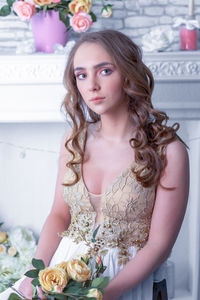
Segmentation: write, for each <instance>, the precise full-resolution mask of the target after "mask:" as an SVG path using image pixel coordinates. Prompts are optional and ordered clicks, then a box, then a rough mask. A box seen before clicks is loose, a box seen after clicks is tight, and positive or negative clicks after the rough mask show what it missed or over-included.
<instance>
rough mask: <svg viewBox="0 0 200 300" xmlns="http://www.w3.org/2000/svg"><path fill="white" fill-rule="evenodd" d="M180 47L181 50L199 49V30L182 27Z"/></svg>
mask: <svg viewBox="0 0 200 300" xmlns="http://www.w3.org/2000/svg"><path fill="white" fill-rule="evenodd" d="M180 48H181V50H196V49H197V30H196V29H187V28H185V27H181V28H180Z"/></svg>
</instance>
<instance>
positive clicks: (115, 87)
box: [74, 42, 127, 115]
mask: <svg viewBox="0 0 200 300" xmlns="http://www.w3.org/2000/svg"><path fill="white" fill-rule="evenodd" d="M74 74H75V77H76V84H77V88H78V90H79V92H80V94H81V96H82V98H83V100H84V102H85V103H86V105H87V106H88V107H89V108H90V109H91V110H92V111H94V112H95V113H97V114H99V115H102V114H105V113H111V112H116V109H117V110H119V109H120V108H122V106H123V107H124V105H127V102H126V101H125V97H124V93H123V89H122V83H123V79H122V75H121V73H120V72H119V70H118V69H117V68H116V66H115V65H114V63H113V60H112V58H111V57H110V55H109V54H108V53H107V52H106V50H105V49H104V48H103V47H102V46H100V45H99V44H96V43H88V42H85V43H83V44H82V45H81V46H80V47H79V48H78V50H77V51H76V54H75V56H74Z"/></svg>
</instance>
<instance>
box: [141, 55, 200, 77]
mask: <svg viewBox="0 0 200 300" xmlns="http://www.w3.org/2000/svg"><path fill="white" fill-rule="evenodd" d="M144 61H145V62H146V65H147V66H148V67H149V68H150V70H151V71H152V73H153V75H154V77H155V79H156V80H157V81H166V80H181V81H182V80H187V81H188V80H189V81H193V80H199V81H200V51H189V52H187V51H186V52H181V51H180V52H162V53H157V54H156V53H150V54H146V55H144Z"/></svg>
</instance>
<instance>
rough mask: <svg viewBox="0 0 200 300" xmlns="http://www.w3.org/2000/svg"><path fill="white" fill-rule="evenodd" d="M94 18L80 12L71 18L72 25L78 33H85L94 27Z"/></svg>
mask: <svg viewBox="0 0 200 300" xmlns="http://www.w3.org/2000/svg"><path fill="white" fill-rule="evenodd" d="M92 24H93V22H92V18H91V16H90V15H88V14H86V13H84V12H78V13H76V14H75V15H74V16H73V17H71V18H70V25H71V27H72V28H73V29H74V31H76V32H79V33H80V32H85V31H87V30H88V29H89V28H90V26H92Z"/></svg>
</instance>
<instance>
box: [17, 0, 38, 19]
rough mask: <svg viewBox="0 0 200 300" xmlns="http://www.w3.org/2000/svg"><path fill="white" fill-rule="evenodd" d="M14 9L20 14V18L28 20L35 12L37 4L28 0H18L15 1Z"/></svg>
mask: <svg viewBox="0 0 200 300" xmlns="http://www.w3.org/2000/svg"><path fill="white" fill-rule="evenodd" d="M13 10H14V11H15V12H16V14H17V15H18V16H19V18H20V20H22V21H26V20H30V18H31V17H32V16H33V15H34V14H35V12H36V9H35V4H33V3H31V2H27V1H16V2H14V3H13Z"/></svg>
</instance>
